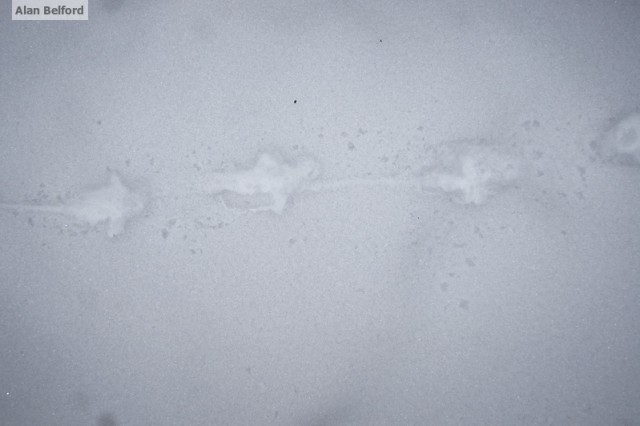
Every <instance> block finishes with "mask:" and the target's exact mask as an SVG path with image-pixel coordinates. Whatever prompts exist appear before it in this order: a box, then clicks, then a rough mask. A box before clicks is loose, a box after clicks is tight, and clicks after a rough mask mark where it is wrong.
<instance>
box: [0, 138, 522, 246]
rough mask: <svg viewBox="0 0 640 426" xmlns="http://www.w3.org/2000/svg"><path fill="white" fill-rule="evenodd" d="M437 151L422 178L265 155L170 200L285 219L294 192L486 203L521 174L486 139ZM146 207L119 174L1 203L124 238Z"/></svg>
mask: <svg viewBox="0 0 640 426" xmlns="http://www.w3.org/2000/svg"><path fill="white" fill-rule="evenodd" d="M434 149H435V152H434V155H433V158H432V161H431V166H430V167H426V168H425V169H424V170H423V171H422V173H420V174H417V175H408V176H392V177H379V178H345V179H338V180H328V179H321V167H320V163H319V162H318V161H316V160H314V159H312V158H310V157H302V158H298V159H297V161H295V162H290V161H287V160H285V159H283V157H282V156H280V155H278V154H277V153H263V154H262V155H260V156H259V157H258V158H257V160H256V162H255V165H254V166H253V167H249V168H246V169H238V170H236V171H231V172H215V173H211V174H208V175H207V176H206V180H205V183H204V184H201V185H198V186H197V187H195V189H194V188H193V187H190V189H188V190H185V189H184V188H183V190H182V191H179V194H175V193H174V194H173V195H169V196H167V199H169V200H171V201H172V202H176V200H178V199H179V197H180V196H185V195H187V196H188V195H190V193H191V195H194V194H195V195H206V194H214V195H218V196H220V198H221V200H222V202H223V204H224V205H225V207H227V208H229V209H241V210H248V211H255V212H260V211H271V212H274V213H276V214H282V213H283V211H284V210H285V208H286V206H287V203H288V202H289V198H290V197H291V196H292V195H293V194H295V193H299V192H304V191H310V192H318V191H335V190H341V189H345V188H353V187H368V188H380V187H383V188H397V189H401V190H415V191H422V192H425V193H426V192H431V193H438V192H445V193H451V194H453V195H454V196H453V200H454V201H457V202H461V203H464V204H483V203H485V202H486V201H487V199H488V198H489V197H490V196H492V195H494V194H495V193H497V192H498V191H499V190H501V189H504V188H505V187H507V186H509V185H511V184H512V183H513V182H514V181H516V180H517V179H518V178H519V177H520V175H521V172H522V167H521V164H520V162H519V161H517V160H516V159H515V158H514V157H512V156H509V155H507V154H504V153H503V152H501V151H500V150H499V149H498V148H497V147H496V146H495V145H491V144H487V143H485V142H484V141H462V142H450V143H447V144H442V145H439V146H437V147H435V148H434ZM189 186H190V185H189ZM191 191H194V192H191ZM156 197H157V198H158V197H159V198H162V195H161V194H156ZM147 201H148V200H147V198H146V197H144V196H143V195H142V194H140V193H138V192H136V191H133V190H132V189H131V188H129V187H127V186H125V185H124V184H123V183H122V181H121V179H120V177H119V175H118V174H117V173H115V172H110V175H109V180H108V183H107V184H105V185H103V186H101V187H98V188H96V189H93V190H87V191H85V192H84V193H82V194H80V196H78V197H76V198H71V199H69V200H68V201H66V202H62V203H61V204H58V205H38V204H10V203H0V209H3V210H10V211H17V212H31V213H42V214H55V215H61V216H64V217H66V218H68V219H70V220H71V221H73V222H74V223H75V224H78V225H85V226H86V225H88V226H90V227H95V226H96V225H98V224H101V223H106V224H107V235H108V236H109V237H115V236H117V235H119V234H121V233H122V232H124V228H125V225H126V223H127V221H129V220H130V219H132V218H133V217H135V216H138V215H139V214H141V213H142V211H143V210H144V209H145V207H146V205H147Z"/></svg>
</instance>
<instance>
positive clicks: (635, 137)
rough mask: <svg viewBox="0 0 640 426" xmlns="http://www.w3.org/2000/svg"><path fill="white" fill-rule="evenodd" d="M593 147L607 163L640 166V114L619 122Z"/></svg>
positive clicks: (595, 142)
mask: <svg viewBox="0 0 640 426" xmlns="http://www.w3.org/2000/svg"><path fill="white" fill-rule="evenodd" d="M591 147H592V148H593V149H594V150H595V152H596V153H597V154H598V155H599V156H600V157H602V158H603V159H604V160H606V161H611V162H613V163H617V164H623V165H627V166H636V167H637V166H640V113H636V114H632V115H629V116H628V117H625V118H623V119H622V120H620V121H618V122H617V123H616V124H615V125H614V126H613V127H611V128H610V129H609V130H607V131H606V132H605V133H604V134H603V135H602V136H601V138H600V139H599V140H597V141H594V142H593V143H592V144H591Z"/></svg>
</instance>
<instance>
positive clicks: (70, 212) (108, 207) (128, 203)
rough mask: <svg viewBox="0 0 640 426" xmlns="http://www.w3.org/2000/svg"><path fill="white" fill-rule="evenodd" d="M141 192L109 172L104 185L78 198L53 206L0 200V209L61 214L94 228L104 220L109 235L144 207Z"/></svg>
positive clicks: (117, 230)
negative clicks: (1, 201) (2, 201)
mask: <svg viewBox="0 0 640 426" xmlns="http://www.w3.org/2000/svg"><path fill="white" fill-rule="evenodd" d="M145 205H146V201H145V197H144V196H142V194H139V193H137V192H135V191H133V190H132V189H131V188H129V187H127V186H126V185H124V184H123V183H122V180H121V179H120V176H119V175H118V174H117V173H116V172H114V171H110V172H109V180H108V182H107V183H106V184H105V185H102V186H100V187H97V188H95V189H89V190H86V191H84V192H83V193H81V194H80V195H79V196H78V197H76V198H72V199H70V200H67V201H66V202H62V203H61V204H55V205H52V204H50V205H42V204H26V203H25V204H17V203H16V204H11V203H0V209H4V210H9V211H17V212H27V213H29V212H31V213H42V214H55V215H62V216H64V217H66V218H67V219H70V220H71V221H72V222H74V224H75V225H78V226H87V225H88V226H90V227H95V226H96V225H98V224H99V223H103V222H106V223H107V235H108V236H109V237H111V238H113V237H115V236H116V235H119V234H121V233H122V232H124V227H125V224H126V222H127V221H128V220H130V219H131V218H133V217H135V216H137V215H139V214H140V213H141V212H142V211H143V210H144V208H145Z"/></svg>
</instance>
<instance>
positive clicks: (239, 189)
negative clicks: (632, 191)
mask: <svg viewBox="0 0 640 426" xmlns="http://www.w3.org/2000/svg"><path fill="white" fill-rule="evenodd" d="M319 175H320V166H319V163H318V162H317V161H315V160H313V159H311V158H301V159H299V160H298V161H297V162H295V163H290V162H287V161H285V160H284V159H282V158H281V156H279V155H277V154H269V153H264V154H262V155H260V156H259V157H258V160H257V161H256V164H255V166H254V167H252V168H250V169H246V170H239V171H235V172H228V173H213V174H211V175H210V176H209V177H208V182H207V186H206V188H205V190H206V191H207V192H210V193H213V194H220V196H221V197H222V200H223V202H224V204H225V206H226V207H228V208H241V209H246V210H252V211H265V210H271V211H273V212H275V213H278V214H281V213H282V211H283V210H284V208H285V206H286V205H287V201H288V199H289V197H290V196H291V194H293V193H294V192H297V191H300V190H301V189H302V188H303V186H304V184H305V183H306V182H308V181H311V180H314V179H316V178H318V176H319Z"/></svg>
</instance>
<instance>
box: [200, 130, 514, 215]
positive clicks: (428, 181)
mask: <svg viewBox="0 0 640 426" xmlns="http://www.w3.org/2000/svg"><path fill="white" fill-rule="evenodd" d="M443 146H444V148H442V147H441V149H440V150H439V151H437V152H436V155H435V158H434V164H436V166H435V167H431V168H428V169H427V170H426V173H423V174H422V175H419V176H406V177H402V176H397V177H382V178H370V179H367V178H347V179H340V180H326V179H320V176H321V172H320V169H321V167H320V165H319V163H318V162H317V161H315V160H313V159H310V158H303V159H301V160H299V161H298V162H297V163H295V164H294V163H289V162H286V161H284V160H281V159H280V160H279V159H278V157H277V156H275V155H272V154H268V153H265V154H262V155H261V156H260V157H259V158H258V160H257V162H256V164H255V166H254V167H253V168H249V169H245V170H239V171H235V172H229V173H214V174H212V175H210V177H209V179H208V183H207V184H206V185H205V188H204V190H205V191H207V192H210V193H213V194H219V195H220V196H221V197H222V199H223V202H224V204H225V206H227V207H229V208H241V209H245V210H252V211H265V210H270V211H273V212H275V213H277V214H281V213H282V212H283V211H284V209H285V207H286V205H287V201H288V199H289V197H290V196H291V195H292V194H293V193H296V192H302V191H324V190H338V189H341V188H348V187H356V186H363V187H393V188H406V189H415V190H423V191H432V192H437V191H444V192H447V193H454V194H456V195H458V197H457V198H455V199H456V200H457V201H459V202H462V203H464V204H483V203H484V202H486V200H487V199H488V198H489V197H490V196H491V195H493V194H495V193H496V192H498V190H499V189H501V188H504V187H506V186H508V185H510V184H512V183H513V182H514V181H516V180H517V179H518V178H519V177H520V175H521V172H522V165H521V163H520V162H519V161H517V160H516V159H515V158H514V157H512V156H509V155H507V154H504V153H502V152H500V151H499V150H498V149H497V148H496V147H495V146H494V145H491V144H488V143H486V142H484V141H461V142H451V143H449V144H445V145H443Z"/></svg>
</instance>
